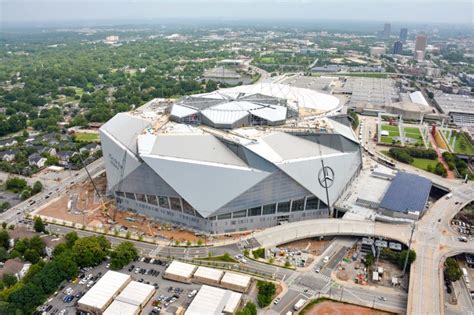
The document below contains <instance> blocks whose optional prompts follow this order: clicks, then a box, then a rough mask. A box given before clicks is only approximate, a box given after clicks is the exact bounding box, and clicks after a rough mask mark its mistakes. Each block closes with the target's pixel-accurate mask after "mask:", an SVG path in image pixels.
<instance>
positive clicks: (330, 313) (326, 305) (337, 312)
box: [304, 301, 392, 315]
mask: <svg viewBox="0 0 474 315" xmlns="http://www.w3.org/2000/svg"><path fill="white" fill-rule="evenodd" d="M304 314H305V315H390V314H392V313H389V312H384V311H379V310H373V309H371V308H368V307H363V306H358V305H352V304H343V303H338V302H333V301H324V302H321V303H318V304H315V305H313V307H311V308H310V309H309V310H306V311H305V312H304Z"/></svg>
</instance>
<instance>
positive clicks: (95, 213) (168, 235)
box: [37, 174, 248, 244]
mask: <svg viewBox="0 0 474 315" xmlns="http://www.w3.org/2000/svg"><path fill="white" fill-rule="evenodd" d="M94 183H95V184H96V186H97V189H99V191H100V192H101V194H105V189H106V185H107V182H106V177H105V174H104V175H102V176H99V177H98V178H96V179H94ZM50 198H51V202H50V203H49V204H47V205H46V206H45V207H43V208H42V209H40V210H39V211H38V212H37V214H39V215H44V216H48V217H51V218H54V219H56V220H57V221H58V223H62V221H63V220H65V221H70V222H74V223H78V224H84V225H87V226H91V227H97V228H106V229H109V230H111V229H117V230H119V231H121V232H125V231H130V232H132V233H134V234H138V235H143V236H145V237H153V238H156V239H159V240H165V241H169V242H174V241H177V240H178V241H180V242H181V243H186V242H188V241H190V242H191V243H194V244H195V243H197V242H198V240H199V239H201V240H202V241H203V242H209V243H210V242H212V241H213V240H216V241H217V240H223V239H227V240H230V239H238V238H240V237H242V236H245V235H247V234H248V233H239V234H232V235H219V236H213V237H211V238H209V239H208V240H204V238H203V237H202V236H199V235H198V236H196V235H195V233H194V232H193V231H189V230H185V229H182V228H179V227H177V226H173V225H172V224H168V223H163V222H159V221H157V220H150V219H149V218H147V217H145V216H143V215H139V214H136V213H133V212H128V211H118V212H117V211H116V208H115V202H114V201H113V200H108V199H105V198H104V202H105V205H106V209H107V212H105V211H104V208H103V207H102V202H101V200H100V199H99V198H98V197H97V194H96V193H95V190H94V187H93V185H92V183H90V182H89V181H86V182H84V183H80V184H76V185H74V186H72V187H71V189H69V190H68V191H67V193H66V194H62V195H59V194H58V193H53V194H52V195H51V196H50ZM68 204H70V210H68ZM112 219H114V220H115V222H116V224H115V225H114V224H112V223H113V221H112Z"/></svg>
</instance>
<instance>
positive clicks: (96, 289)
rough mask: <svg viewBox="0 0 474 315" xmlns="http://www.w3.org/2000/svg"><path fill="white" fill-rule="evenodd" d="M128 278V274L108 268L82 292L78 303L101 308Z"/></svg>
mask: <svg viewBox="0 0 474 315" xmlns="http://www.w3.org/2000/svg"><path fill="white" fill-rule="evenodd" d="M130 279H131V277H130V275H127V274H124V273H120V272H116V271H111V270H109V271H107V272H106V273H105V275H103V276H102V278H100V279H99V281H97V283H96V284H95V285H94V286H93V287H92V288H91V289H90V290H89V291H87V293H86V294H84V296H83V297H82V298H81V299H80V300H79V302H78V303H80V304H83V305H88V306H90V307H94V308H97V309H103V308H104V307H105V305H106V304H107V303H108V302H109V300H110V299H111V298H112V297H113V296H114V295H115V294H116V293H117V291H118V290H119V289H120V288H121V287H122V286H123V285H124V284H125V283H127V282H128V281H130Z"/></svg>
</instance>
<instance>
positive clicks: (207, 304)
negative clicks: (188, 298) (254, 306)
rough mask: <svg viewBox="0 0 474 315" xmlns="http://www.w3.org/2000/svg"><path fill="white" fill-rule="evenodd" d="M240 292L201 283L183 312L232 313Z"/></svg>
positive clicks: (195, 313)
mask: <svg viewBox="0 0 474 315" xmlns="http://www.w3.org/2000/svg"><path fill="white" fill-rule="evenodd" d="M241 298H242V294H240V293H236V292H233V291H230V290H224V289H220V288H216V287H211V286H207V285H203V286H202V287H201V289H200V290H199V292H198V293H197V294H196V296H195V297H194V300H193V301H192V302H191V304H190V305H189V307H188V309H187V310H186V312H185V313H184V314H185V315H203V314H206V315H221V314H222V313H223V312H224V311H225V312H228V313H234V312H235V311H236V308H237V306H238V305H239V302H240V300H241Z"/></svg>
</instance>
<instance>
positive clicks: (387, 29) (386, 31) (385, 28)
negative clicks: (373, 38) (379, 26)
mask: <svg viewBox="0 0 474 315" xmlns="http://www.w3.org/2000/svg"><path fill="white" fill-rule="evenodd" d="M391 31H392V24H390V23H385V24H384V26H383V36H384V37H389V36H390V32H391Z"/></svg>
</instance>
